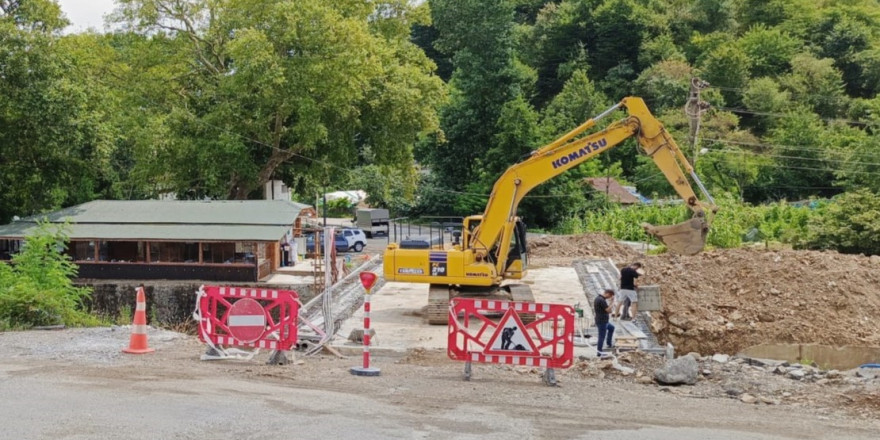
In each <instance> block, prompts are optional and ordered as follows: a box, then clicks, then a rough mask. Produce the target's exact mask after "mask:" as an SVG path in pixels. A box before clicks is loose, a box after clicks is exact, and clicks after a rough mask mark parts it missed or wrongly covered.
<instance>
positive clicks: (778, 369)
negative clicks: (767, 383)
mask: <svg viewBox="0 0 880 440" xmlns="http://www.w3.org/2000/svg"><path fill="white" fill-rule="evenodd" d="M786 373H788V368H786V367H783V366H782V365H779V366H777V367H776V368H774V369H773V374H786Z"/></svg>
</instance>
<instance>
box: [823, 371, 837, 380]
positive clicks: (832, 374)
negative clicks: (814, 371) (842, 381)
mask: <svg viewBox="0 0 880 440" xmlns="http://www.w3.org/2000/svg"><path fill="white" fill-rule="evenodd" d="M825 377H827V378H829V379H837V378H838V377H840V371H838V370H828V372H827V373H825Z"/></svg>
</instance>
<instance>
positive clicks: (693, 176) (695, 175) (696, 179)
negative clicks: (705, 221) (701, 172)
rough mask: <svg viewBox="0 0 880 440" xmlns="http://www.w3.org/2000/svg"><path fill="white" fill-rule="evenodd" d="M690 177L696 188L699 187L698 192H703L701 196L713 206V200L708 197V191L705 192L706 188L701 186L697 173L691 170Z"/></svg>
mask: <svg viewBox="0 0 880 440" xmlns="http://www.w3.org/2000/svg"><path fill="white" fill-rule="evenodd" d="M691 177H692V178H693V179H694V182H696V183H697V186H699V187H700V191H702V192H703V195H705V196H706V198H707V199H709V202H711V203H712V204H713V205H714V204H715V199H713V198H712V196H711V195H709V191H707V190H706V187H705V186H703V182H702V181H701V180H700V178H699V177H697V173H696V172H695V171H693V170H691Z"/></svg>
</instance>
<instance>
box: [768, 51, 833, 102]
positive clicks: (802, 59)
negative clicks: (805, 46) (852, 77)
mask: <svg viewBox="0 0 880 440" xmlns="http://www.w3.org/2000/svg"><path fill="white" fill-rule="evenodd" d="M833 63H834V60H832V59H830V58H823V59H817V58H814V57H813V56H811V55H806V54H800V55H797V56H795V57H794V59H792V62H791V64H792V72H791V73H790V74H788V75H785V76H783V77H782V78H780V83H781V84H782V86H783V88H784V89H785V90H788V91H790V92H791V94H792V98H793V99H794V101H795V102H798V103H801V104H804V105H807V106H809V107H810V108H811V109H812V110H813V111H814V112H816V113H817V114H819V115H821V116H824V117H826V118H835V117H838V116H840V114H841V112H842V111H843V109H845V108H846V106H847V97H846V94H845V93H844V87H843V79H842V78H841V74H840V71H839V70H837V69H836V68H835V67H834V65H833Z"/></svg>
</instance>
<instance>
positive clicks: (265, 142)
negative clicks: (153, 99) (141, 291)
mask: <svg viewBox="0 0 880 440" xmlns="http://www.w3.org/2000/svg"><path fill="white" fill-rule="evenodd" d="M121 4H122V15H121V17H120V18H119V19H120V20H121V21H123V22H125V23H127V24H129V25H131V26H132V27H133V28H134V29H136V30H137V31H138V32H140V33H142V34H144V35H151V36H152V37H151V38H153V39H155V40H161V41H164V42H166V43H167V44H165V45H164V50H166V51H167V52H168V60H169V61H172V62H173V63H175V64H173V67H172V70H173V71H174V75H173V77H174V78H175V81H174V82H173V83H172V84H169V86H173V87H175V88H176V90H177V93H176V95H177V96H176V99H175V100H174V101H172V102H170V104H171V108H163V110H164V114H166V115H167V121H165V122H164V124H165V126H167V127H168V132H169V133H170V134H171V135H172V138H171V139H170V140H169V141H168V142H165V143H160V144H158V145H156V146H155V151H154V152H153V153H152V155H151V156H144V159H146V158H148V157H151V158H152V161H151V164H150V166H149V169H151V170H153V171H154V172H155V173H156V174H163V173H166V170H171V172H170V173H167V174H170V176H169V177H170V178H169V179H168V181H169V184H170V188H168V189H169V190H174V191H176V192H177V193H178V194H179V195H181V196H188V197H203V196H211V197H219V198H239V199H241V198H247V197H248V196H249V195H250V194H251V193H252V192H254V191H255V190H257V189H259V188H261V186H262V184H263V183H265V182H266V181H268V180H270V179H272V178H273V177H276V176H279V175H280V176H286V177H287V178H288V180H290V173H291V171H292V170H296V171H297V172H298V173H300V174H303V173H304V174H306V175H311V176H312V179H313V180H312V181H316V180H317V181H321V182H320V183H326V182H324V181H322V180H326V179H330V178H337V179H342V178H344V176H337V175H336V174H335V173H332V174H328V173H327V172H326V169H325V168H324V167H323V166H321V165H316V164H319V163H322V162H326V161H338V160H343V159H344V160H348V161H351V160H352V158H360V157H362V156H365V152H367V151H368V152H369V157H371V158H372V159H373V160H375V161H376V163H378V164H392V163H396V164H403V166H406V165H407V163H408V161H410V160H411V148H412V143H413V141H414V140H415V137H416V135H417V134H419V133H420V132H423V131H428V130H431V129H433V128H434V127H435V126H436V116H435V113H434V108H435V106H436V105H438V104H439V102H440V101H441V100H442V96H443V95H442V87H441V83H440V81H439V80H438V79H437V78H436V77H433V76H431V72H432V70H433V69H434V64H433V63H432V62H431V61H430V60H428V59H427V58H426V57H425V56H424V54H423V53H422V52H421V51H419V50H417V48H416V47H415V46H414V45H413V44H412V43H411V42H409V40H408V38H409V27H410V25H411V23H408V22H404V25H402V26H395V25H393V24H390V23H389V21H394V20H406V19H407V17H409V15H408V11H409V9H408V8H407V7H406V6H405V5H402V4H399V3H396V2H389V3H364V2H356V1H344V2H334V3H327V2H323V1H319V0H303V1H297V2H289V1H282V0H272V1H257V0H218V1H212V2H196V1H183V2H181V1H171V0H122V1H121ZM181 55H186V56H187V57H188V58H184V57H182V56H181ZM180 60H183V62H178V61H180ZM160 105H161V104H160ZM313 161H316V162H313ZM359 162H360V160H358V159H355V163H359ZM193 190H194V191H193Z"/></svg>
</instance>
